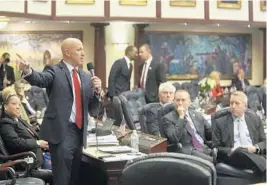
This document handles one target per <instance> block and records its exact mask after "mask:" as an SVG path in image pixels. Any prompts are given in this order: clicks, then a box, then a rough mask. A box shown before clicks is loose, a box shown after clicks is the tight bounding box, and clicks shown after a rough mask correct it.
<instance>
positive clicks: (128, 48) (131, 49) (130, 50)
mask: <svg viewBox="0 0 267 185" xmlns="http://www.w3.org/2000/svg"><path fill="white" fill-rule="evenodd" d="M134 48H135V46H132V45H131V46H127V47H126V49H125V55H128V54H129V52H132V51H133V49H134Z"/></svg>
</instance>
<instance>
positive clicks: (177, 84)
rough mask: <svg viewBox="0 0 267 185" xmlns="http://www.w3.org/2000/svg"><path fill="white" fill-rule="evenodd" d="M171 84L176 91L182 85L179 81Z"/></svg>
mask: <svg viewBox="0 0 267 185" xmlns="http://www.w3.org/2000/svg"><path fill="white" fill-rule="evenodd" d="M172 85H173V86H174V87H175V89H176V91H177V90H179V89H182V86H181V84H180V83H179V82H174V83H173V84H172Z"/></svg>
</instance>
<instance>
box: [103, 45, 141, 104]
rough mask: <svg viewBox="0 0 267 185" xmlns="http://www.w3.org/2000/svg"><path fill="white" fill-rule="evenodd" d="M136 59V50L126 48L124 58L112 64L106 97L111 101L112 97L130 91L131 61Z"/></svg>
mask: <svg viewBox="0 0 267 185" xmlns="http://www.w3.org/2000/svg"><path fill="white" fill-rule="evenodd" d="M136 57H137V48H136V47H134V46H128V47H127V48H126V49H125V56H124V57H123V58H121V59H119V60H116V61H115V62H114V63H113V65H112V67H111V70H110V73H109V78H108V95H109V97H110V98H111V99H112V97H113V96H118V95H120V94H121V93H123V92H125V91H129V90H130V83H131V82H130V81H131V75H132V69H133V65H132V64H131V61H132V60H135V59H136Z"/></svg>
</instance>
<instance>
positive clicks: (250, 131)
mask: <svg viewBox="0 0 267 185" xmlns="http://www.w3.org/2000/svg"><path fill="white" fill-rule="evenodd" d="M245 121H246V124H247V128H248V132H249V136H250V139H251V141H252V143H253V144H254V143H255V142H254V137H253V128H252V127H253V126H252V123H253V121H252V120H250V117H249V116H247V115H246V114H245Z"/></svg>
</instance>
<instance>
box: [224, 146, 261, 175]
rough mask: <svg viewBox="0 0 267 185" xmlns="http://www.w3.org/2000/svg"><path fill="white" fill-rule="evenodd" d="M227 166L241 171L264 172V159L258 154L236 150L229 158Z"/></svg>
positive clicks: (240, 149)
mask: <svg viewBox="0 0 267 185" xmlns="http://www.w3.org/2000/svg"><path fill="white" fill-rule="evenodd" d="M229 164H230V165H232V166H234V167H236V168H241V169H252V170H254V171H256V172H258V173H264V172H265V171H266V158H265V157H264V156H262V155H259V154H254V153H249V152H248V151H247V150H246V149H242V148H237V149H236V150H235V151H234V152H233V153H232V154H231V155H230V157H229Z"/></svg>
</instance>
